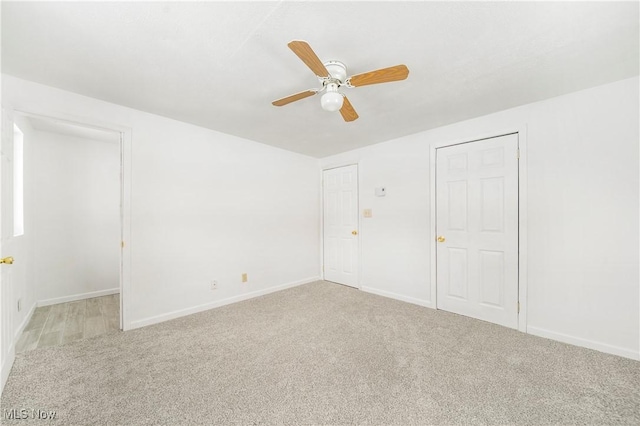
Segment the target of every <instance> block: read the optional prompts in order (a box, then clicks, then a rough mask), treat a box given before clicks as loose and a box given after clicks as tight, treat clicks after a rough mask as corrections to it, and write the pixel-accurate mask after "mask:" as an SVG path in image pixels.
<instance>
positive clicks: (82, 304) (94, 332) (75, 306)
mask: <svg viewBox="0 0 640 426" xmlns="http://www.w3.org/2000/svg"><path fill="white" fill-rule="evenodd" d="M119 329H120V295H119V294H113V295H110V296H102V297H95V298H93V299H84V300H77V301H75V302H68V303H61V304H59V305H50V306H42V307H40V308H36V310H35V312H34V313H33V316H32V317H31V321H29V324H27V327H26V328H25V329H24V332H23V333H22V336H20V339H19V340H18V343H17V345H16V352H17V353H20V352H26V351H30V350H33V349H36V348H45V347H49V346H58V345H62V344H64V343H68V342H72V341H74V340H78V339H85V338H87V337H94V336H98V335H100V334H105V333H110V332H114V331H118V330H119Z"/></svg>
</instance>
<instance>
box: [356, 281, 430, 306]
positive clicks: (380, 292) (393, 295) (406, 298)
mask: <svg viewBox="0 0 640 426" xmlns="http://www.w3.org/2000/svg"><path fill="white" fill-rule="evenodd" d="M361 290H362V291H365V292H367V293H371V294H377V295H378V296H384V297H389V298H391V299H396V300H400V301H402V302H407V303H412V304H414V305H419V306H424V307H425V308H433V303H431V301H429V300H423V299H418V298H415V297H410V296H404V295H402V294H398V293H393V292H391V291H386V290H378V289H377V288H372V287H366V286H362V288H361Z"/></svg>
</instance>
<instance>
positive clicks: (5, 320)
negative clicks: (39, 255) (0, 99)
mask: <svg viewBox="0 0 640 426" xmlns="http://www.w3.org/2000/svg"><path fill="white" fill-rule="evenodd" d="M13 136H14V127H13V117H12V116H11V115H10V112H9V111H7V110H5V109H3V110H2V142H1V144H0V151H1V161H0V164H1V165H0V167H1V170H0V173H1V175H0V176H1V177H2V181H1V185H0V258H3V263H2V264H0V311H1V314H0V321H1V326H0V365H1V371H2V381H1V383H0V385H1V386H0V389H1V388H3V387H4V383H5V381H6V379H7V377H8V375H9V370H10V369H11V365H12V364H13V359H14V357H15V348H13V343H14V333H15V328H16V327H15V324H14V323H15V321H14V319H15V313H16V307H14V301H15V294H14V293H15V292H14V282H13V279H14V274H13V272H14V265H12V264H8V263H5V260H4V258H8V257H13V256H16V253H15V248H16V247H15V246H16V240H17V239H16V238H14V237H13V234H14V225H13V216H14V214H13V213H14V212H13V196H14V194H13V169H14V168H13V161H14V159H13V154H14V146H13V143H14V141H13Z"/></svg>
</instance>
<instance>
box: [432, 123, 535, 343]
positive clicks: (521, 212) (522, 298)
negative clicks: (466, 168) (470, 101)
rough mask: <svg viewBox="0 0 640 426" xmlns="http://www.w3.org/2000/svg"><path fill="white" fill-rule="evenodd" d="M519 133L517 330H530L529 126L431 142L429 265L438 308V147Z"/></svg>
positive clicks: (434, 303)
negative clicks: (528, 258)
mask: <svg viewBox="0 0 640 426" xmlns="http://www.w3.org/2000/svg"><path fill="white" fill-rule="evenodd" d="M511 134H516V135H518V148H519V149H520V159H519V160H518V301H519V303H520V312H519V313H518V330H519V331H522V332H524V333H526V332H527V284H528V283H527V125H526V124H523V125H520V126H517V127H512V128H507V129H503V130H500V131H492V132H488V133H486V134H481V135H477V136H471V137H464V138H459V139H454V140H450V141H443V142H436V143H432V144H431V146H430V147H429V168H430V170H429V180H430V182H429V193H430V194H429V199H430V206H429V216H430V219H429V220H430V223H429V238H430V242H429V265H430V282H431V289H430V290H431V301H432V302H431V303H432V306H433V307H434V308H435V309H437V308H438V301H437V297H436V295H437V285H436V238H437V234H436V150H437V149H438V148H444V147H448V146H453V145H461V144H465V143H471V142H478V141H481V140H485V139H493V138H497V137H500V136H506V135H511Z"/></svg>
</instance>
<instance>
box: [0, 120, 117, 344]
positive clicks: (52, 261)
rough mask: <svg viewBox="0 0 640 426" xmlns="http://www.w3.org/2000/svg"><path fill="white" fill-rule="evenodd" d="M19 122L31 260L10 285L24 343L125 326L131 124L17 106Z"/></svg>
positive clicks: (22, 250) (26, 248)
mask: <svg viewBox="0 0 640 426" xmlns="http://www.w3.org/2000/svg"><path fill="white" fill-rule="evenodd" d="M14 123H15V125H16V127H17V128H19V129H20V132H21V134H22V141H23V142H22V146H23V160H24V167H23V175H24V182H23V191H24V192H23V194H24V195H23V200H24V201H23V204H24V234H23V235H22V237H21V238H22V239H21V240H20V241H18V240H17V239H15V238H14V241H13V244H11V245H12V247H13V250H14V252H15V253H16V254H17V256H16V259H18V257H20V260H22V261H21V262H19V263H18V261H16V263H15V265H13V266H18V265H19V267H18V268H16V269H14V271H13V274H12V281H13V282H12V283H11V285H12V287H13V288H14V290H15V293H16V297H19V299H20V302H22V303H21V304H22V305H23V306H20V302H19V306H18V310H19V311H20V310H21V308H22V309H23V310H26V311H27V312H23V314H22V316H23V317H24V318H22V319H21V318H18V321H17V322H22V327H21V328H22V329H21V330H18V331H21V335H20V337H19V338H17V340H16V343H15V352H16V353H20V352H27V351H30V350H34V349H37V348H42V347H49V346H57V345H61V344H66V343H70V342H73V341H75V340H79V339H84V338H89V337H95V336H98V335H101V334H105V333H109V332H116V331H119V330H121V329H122V328H123V327H122V326H123V312H122V311H123V310H122V305H123V301H122V297H121V296H122V276H123V274H122V263H123V262H122V259H123V256H122V245H123V243H122V242H123V241H124V238H123V213H122V211H123V209H122V200H123V184H122V181H121V176H122V168H123V167H122V158H123V155H122V152H123V134H122V133H121V132H120V131H117V130H110V129H105V128H96V127H92V126H88V125H85V124H81V123H76V122H70V121H65V120H58V119H53V118H49V117H43V116H38V115H33V114H27V113H18V112H16V113H15V115H14ZM12 166H13V167H16V166H18V165H17V164H16V163H15V162H14V164H12ZM16 188H17V187H16V185H15V184H14V185H13V188H12V189H13V191H15V190H16ZM7 190H8V189H7ZM3 191H5V188H4V186H3ZM12 199H13V201H14V202H15V201H16V200H19V199H20V196H19V194H14V195H13V197H12ZM4 208H5V205H4V204H3V209H4ZM14 210H15V208H14ZM14 221H15V219H14ZM18 269H20V271H18ZM18 315H19V314H18Z"/></svg>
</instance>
